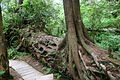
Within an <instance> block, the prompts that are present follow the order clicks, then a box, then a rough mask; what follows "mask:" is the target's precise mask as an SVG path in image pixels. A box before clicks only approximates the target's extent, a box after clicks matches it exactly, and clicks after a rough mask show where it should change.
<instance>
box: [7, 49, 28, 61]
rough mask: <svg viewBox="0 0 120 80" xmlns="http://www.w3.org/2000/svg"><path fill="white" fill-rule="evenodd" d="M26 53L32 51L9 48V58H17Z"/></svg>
mask: <svg viewBox="0 0 120 80" xmlns="http://www.w3.org/2000/svg"><path fill="white" fill-rule="evenodd" d="M26 55H30V53H26V52H18V51H17V50H16V49H15V48H11V49H8V57H9V59H17V58H20V57H23V56H26Z"/></svg>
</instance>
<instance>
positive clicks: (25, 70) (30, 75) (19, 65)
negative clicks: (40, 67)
mask: <svg viewBox="0 0 120 80" xmlns="http://www.w3.org/2000/svg"><path fill="white" fill-rule="evenodd" d="M9 66H10V67H12V68H13V69H14V70H15V71H17V72H18V73H19V74H20V75H21V77H22V78H23V80H53V74H49V75H44V74H42V73H41V72H39V71H37V70H36V69H34V68H33V67H32V66H30V65H29V64H27V63H26V62H24V61H19V60H9Z"/></svg>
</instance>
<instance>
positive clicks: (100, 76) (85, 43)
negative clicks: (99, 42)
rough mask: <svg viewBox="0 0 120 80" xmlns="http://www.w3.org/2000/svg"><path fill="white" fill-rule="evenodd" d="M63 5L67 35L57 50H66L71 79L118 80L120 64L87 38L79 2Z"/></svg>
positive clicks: (77, 0)
mask: <svg viewBox="0 0 120 80" xmlns="http://www.w3.org/2000/svg"><path fill="white" fill-rule="evenodd" d="M63 3H64V12H65V20H66V26H67V35H66V37H65V38H64V39H63V41H62V42H61V44H60V45H59V48H58V50H62V49H66V48H67V53H68V54H67V55H68V56H67V62H68V71H69V73H70V74H71V75H72V76H73V79H74V80H119V79H120V62H118V61H114V60H113V59H112V58H110V57H109V56H108V55H109V54H108V52H107V51H105V50H103V49H101V48H99V47H98V46H96V45H95V44H94V43H93V41H92V39H91V38H90V37H89V36H88V34H87V30H86V29H85V27H84V24H83V22H82V19H81V15H80V4H79V0H63ZM111 54H112V53H111ZM73 65H75V66H73Z"/></svg>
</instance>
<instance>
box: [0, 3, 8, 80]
mask: <svg viewBox="0 0 120 80" xmlns="http://www.w3.org/2000/svg"><path fill="white" fill-rule="evenodd" d="M2 27H3V25H2V10H1V4H0V71H5V73H3V74H2V75H0V80H8V77H9V63H8V57H7V49H6V47H5V37H4V35H3V32H2V31H3V29H2Z"/></svg>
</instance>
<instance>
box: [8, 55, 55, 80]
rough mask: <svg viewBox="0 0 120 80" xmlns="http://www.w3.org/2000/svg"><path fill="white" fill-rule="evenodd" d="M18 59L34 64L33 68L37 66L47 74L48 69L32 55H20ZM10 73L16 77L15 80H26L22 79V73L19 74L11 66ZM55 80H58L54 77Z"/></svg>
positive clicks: (37, 68)
mask: <svg viewBox="0 0 120 80" xmlns="http://www.w3.org/2000/svg"><path fill="white" fill-rule="evenodd" d="M16 60H22V61H25V62H26V63H28V64H29V65H30V66H32V67H33V68H35V69H36V70H37V71H39V72H41V73H43V74H46V71H45V70H43V68H44V67H43V66H42V65H41V64H40V63H39V62H38V61H37V60H35V59H34V58H33V57H32V56H31V55H27V56H24V57H20V58H18V59H16ZM10 74H11V76H12V77H13V78H14V80H24V79H22V77H21V75H20V74H18V73H17V72H16V71H15V70H14V69H12V68H11V67H10ZM54 80H57V79H54Z"/></svg>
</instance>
